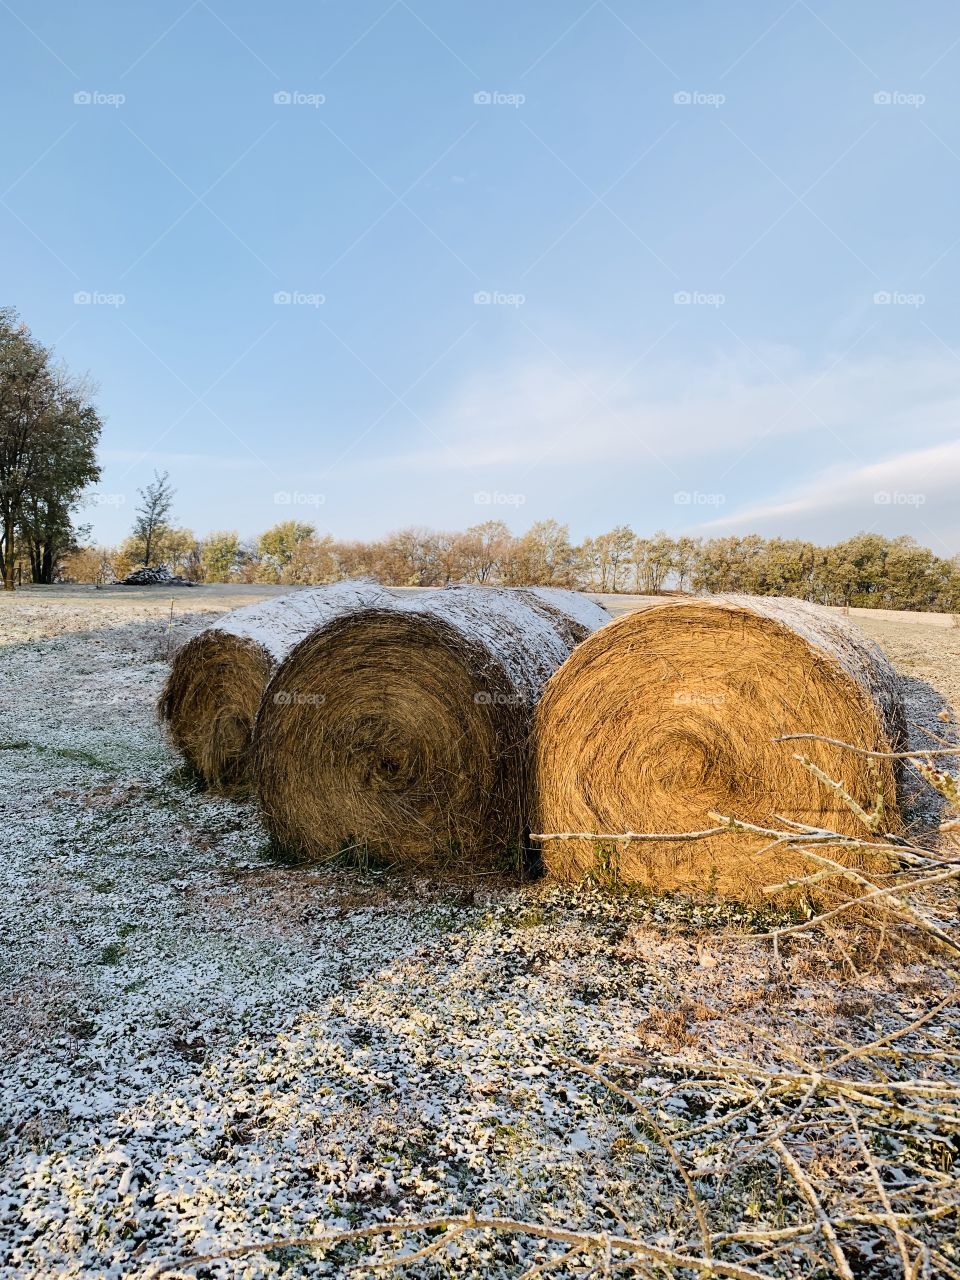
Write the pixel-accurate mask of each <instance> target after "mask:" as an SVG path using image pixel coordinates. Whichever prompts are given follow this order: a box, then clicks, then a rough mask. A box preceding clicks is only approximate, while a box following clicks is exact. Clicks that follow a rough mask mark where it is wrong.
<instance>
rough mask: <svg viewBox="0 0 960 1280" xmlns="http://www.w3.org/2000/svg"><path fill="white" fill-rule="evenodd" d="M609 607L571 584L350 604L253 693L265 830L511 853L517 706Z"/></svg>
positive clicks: (408, 860)
mask: <svg viewBox="0 0 960 1280" xmlns="http://www.w3.org/2000/svg"><path fill="white" fill-rule="evenodd" d="M608 617H609V615H608V614H607V613H606V611H605V610H603V609H601V608H600V607H599V606H598V605H594V604H592V603H591V602H590V601H589V600H587V599H586V598H585V597H583V596H578V595H576V594H574V593H570V592H532V591H526V590H509V589H504V588H487V587H450V588H447V589H446V590H442V591H430V592H424V593H422V594H419V595H417V596H413V597H402V598H399V599H396V600H394V601H391V602H390V603H389V604H388V605H386V606H383V605H381V606H380V607H370V608H366V609H358V610H354V611H352V612H351V613H349V614H345V615H344V616H342V617H339V618H337V619H335V620H334V621H333V622H330V623H328V624H327V625H326V626H324V627H322V628H321V629H320V630H318V631H315V632H314V633H313V634H312V635H311V636H309V637H308V638H307V639H306V640H303V641H301V643H300V644H298V645H297V646H296V648H294V649H292V650H291V652H290V653H289V654H288V656H287V657H286V658H285V659H284V661H283V662H282V664H281V665H280V666H279V667H278V668H277V670H276V671H275V672H274V675H273V677H272V679H271V680H270V683H269V685H268V686H267V689H266V691H265V693H264V697H263V702H262V704H261V708H260V713H259V715H258V717H257V724H256V729H255V732H254V774H255V778H256V785H257V791H258V794H259V797H260V803H261V805H262V808H263V812H264V817H265V821H266V824H267V827H268V829H269V830H270V833H271V835H272V836H273V837H274V839H275V840H276V841H277V843H278V844H279V845H280V846H281V847H283V848H285V849H288V850H291V851H293V852H296V853H298V854H300V855H301V856H316V855H318V854H330V853H337V852H338V851H342V850H348V849H356V850H359V851H362V852H363V854H364V855H369V856H372V857H373V858H375V859H376V860H378V861H381V862H385V863H388V864H390V865H396V866H401V867H403V868H405V869H408V870H416V869H421V870H427V869H438V868H442V867H447V868H449V869H451V870H454V871H456V872H458V873H467V874H469V873H474V872H477V871H481V870H491V869H495V868H497V867H502V866H503V865H504V864H505V859H506V857H507V856H508V855H510V854H511V853H514V854H516V853H518V852H519V850H520V847H521V845H522V841H523V837H524V831H525V826H526V821H525V820H526V814H527V808H526V797H527V785H526V783H527V741H528V737H529V730H530V714H531V709H532V706H533V704H534V702H535V701H536V699H537V697H538V696H539V694H540V692H541V690H542V689H543V686H544V684H545V683H546V681H547V679H548V678H549V677H550V675H551V674H552V673H553V672H554V671H555V670H556V668H557V667H558V666H559V665H560V663H561V662H563V660H564V659H565V658H566V657H567V656H568V655H569V654H570V652H571V651H572V649H573V647H574V645H575V644H576V642H577V640H578V639H580V638H582V636H583V635H586V634H588V633H589V632H590V631H592V630H594V629H595V628H596V627H598V626H601V625H602V624H603V623H604V622H605V621H607V619H608Z"/></svg>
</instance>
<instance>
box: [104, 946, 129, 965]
mask: <svg viewBox="0 0 960 1280" xmlns="http://www.w3.org/2000/svg"><path fill="white" fill-rule="evenodd" d="M126 953H127V948H126V947H125V946H123V945H122V944H121V943H119V942H110V943H108V944H107V946H105V947H104V948H103V950H102V951H101V952H100V956H99V958H98V960H97V964H119V963H120V961H121V960H122V959H123V957H124V956H125V955H126Z"/></svg>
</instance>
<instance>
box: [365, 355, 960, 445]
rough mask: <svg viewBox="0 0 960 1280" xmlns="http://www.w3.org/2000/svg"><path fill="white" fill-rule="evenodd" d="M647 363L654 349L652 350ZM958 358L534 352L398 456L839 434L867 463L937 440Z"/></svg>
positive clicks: (955, 411) (950, 409)
mask: <svg viewBox="0 0 960 1280" xmlns="http://www.w3.org/2000/svg"><path fill="white" fill-rule="evenodd" d="M651 363H652V362H651ZM958 372H960V370H958V365H957V361H956V359H954V358H953V357H952V356H951V355H950V353H949V352H946V351H935V352H933V353H924V352H917V353H912V354H908V355H906V356H903V357H901V358H899V359H885V358H883V357H880V356H875V357H871V358H864V359H853V358H838V357H834V358H833V359H832V360H831V359H830V358H827V359H825V360H824V361H823V363H822V365H821V366H820V367H815V368H811V367H809V366H802V365H801V360H800V357H799V356H798V355H797V353H795V352H792V351H790V350H789V349H777V350H772V351H763V352H761V353H760V355H759V358H757V359H754V358H752V357H751V356H745V357H744V358H743V359H738V360H730V359H726V360H717V361H715V362H714V363H712V364H710V365H700V366H691V365H689V364H678V363H670V364H657V367H656V369H655V371H653V372H648V371H646V370H643V371H638V372H635V373H633V374H631V375H630V376H628V377H626V378H624V377H620V378H619V380H618V375H617V374H616V373H615V372H613V371H612V370H610V369H597V368H585V369H577V370H573V369H570V368H567V367H563V366H558V365H556V364H547V363H537V364H534V365H528V366H525V367H521V368H516V369H513V370H509V371H507V372H505V373H500V374H497V375H492V376H487V377H483V378H481V377H473V378H471V379H470V380H469V381H468V382H467V383H465V384H464V385H463V386H461V387H460V388H458V389H457V390H456V391H455V393H454V394H453V395H452V396H451V397H450V399H449V401H448V402H447V403H446V404H445V405H442V406H441V407H440V409H439V410H438V411H437V412H436V413H434V414H431V415H429V422H430V428H431V436H430V437H428V438H426V439H425V440H424V441H423V442H422V444H421V446H420V447H419V448H418V449H415V450H413V451H410V452H408V453H405V454H402V455H400V456H394V457H390V458H388V459H384V460H382V462H383V465H384V466H386V467H389V468H390V469H391V470H392V469H393V468H395V467H398V466H399V467H407V468H411V469H417V470H419V469H423V468H429V469H436V470H458V469H461V470H475V469H478V468H489V467H500V468H504V467H517V468H524V467H539V466H542V465H544V466H551V467H564V466H571V465H573V466H578V467H580V466H583V465H589V464H591V463H602V462H615V463H618V464H621V465H623V464H628V463H631V462H636V461H641V460H644V459H646V460H648V461H649V460H651V459H654V460H655V459H659V460H662V462H663V463H664V464H665V465H666V466H667V468H670V467H671V466H672V464H673V462H674V460H689V459H695V458H714V459H715V458H718V457H722V458H724V459H725V461H726V463H727V464H732V465H734V466H736V465H738V458H739V455H741V454H743V452H744V451H746V450H750V449H752V447H753V446H754V445H756V444H757V443H759V442H761V441H763V440H765V439H776V438H778V437H786V436H796V435H799V434H802V433H806V432H810V431H826V432H828V433H832V436H833V439H834V440H835V441H836V445H837V447H836V454H837V456H838V457H841V458H849V459H850V461H851V462H855V461H858V460H859V461H862V462H863V463H866V462H868V461H869V460H870V459H871V458H872V457H873V456H875V455H876V453H877V452H878V449H888V450H889V449H891V448H895V447H896V445H897V443H898V442H899V441H900V440H902V439H903V438H904V435H905V434H906V433H909V435H910V436H911V437H913V438H916V434H917V433H918V432H919V433H920V434H921V435H922V436H925V437H926V439H927V440H930V441H934V440H937V439H942V438H943V436H944V435H945V434H947V433H948V432H950V431H953V430H955V429H956V425H957V424H958V423H960V378H958V376H957V375H958Z"/></svg>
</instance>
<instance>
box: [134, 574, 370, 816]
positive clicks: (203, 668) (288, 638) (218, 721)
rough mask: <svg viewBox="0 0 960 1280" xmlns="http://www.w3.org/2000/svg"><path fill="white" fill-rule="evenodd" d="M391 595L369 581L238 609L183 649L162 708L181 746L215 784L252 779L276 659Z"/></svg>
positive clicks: (229, 786)
mask: <svg viewBox="0 0 960 1280" xmlns="http://www.w3.org/2000/svg"><path fill="white" fill-rule="evenodd" d="M388 595H389V593H388V592H386V591H385V590H384V589H383V588H382V587H378V586H376V585H375V584H372V583H365V582H338V583H334V584H333V585H331V586H326V587H317V588H313V589H310V590H305V591H296V592H291V593H290V594H289V595H283V596H276V597H273V598H272V599H270V600H265V601H263V602H262V603H258V604H252V605H246V606H244V607H243V608H242V609H235V610H234V611H233V612H232V613H228V614H227V615H226V617H224V618H221V619H220V620H219V621H218V622H217V623H216V625H215V626H212V627H207V628H206V629H205V630H204V631H201V632H200V634H199V635H198V636H195V637H194V638H193V639H192V640H190V641H189V642H188V643H187V644H185V645H184V646H183V647H182V648H181V649H179V650H178V652H177V654H176V655H175V657H174V659H173V662H172V664H171V668H170V674H169V676H168V677H167V682H166V684H165V685H164V688H163V692H162V694H161V695H160V701H159V704H158V708H157V709H158V713H159V715H160V718H161V720H162V721H164V722H165V723H166V725H167V727H168V730H169V733H170V737H171V738H172V740H173V743H174V745H175V746H176V748H177V750H178V751H180V752H181V753H182V754H183V755H184V756H185V757H186V759H187V761H188V762H189V763H190V765H191V766H192V767H193V768H194V769H195V770H196V771H197V772H198V773H199V774H200V775H201V777H202V778H203V779H204V781H205V782H206V783H207V784H208V785H209V786H210V787H212V788H214V789H216V790H221V791H237V790H243V789H244V788H246V786H247V785H248V783H249V759H250V734H251V731H252V729H253V722H254V720H255V718H256V714H257V709H258V707H259V706H260V699H261V697H262V696H263V689H264V686H265V685H266V683H267V680H268V679H269V677H270V673H271V671H272V670H273V668H274V666H275V665H276V663H277V662H278V661H280V659H281V658H283V656H284V655H285V654H286V653H287V652H288V651H289V650H290V649H291V648H292V647H293V646H294V645H295V644H296V643H297V642H298V641H300V640H302V639H303V637H304V636H306V635H309V633H310V632H311V631H313V630H314V628H316V627H318V626H321V625H322V624H323V623H325V622H328V621H329V620H330V619H331V618H333V617H336V616H337V615H338V614H340V613H342V612H343V611H344V610H348V609H351V608H356V607H357V606H360V605H368V604H373V603H376V602H378V601H381V600H384V599H386V598H388Z"/></svg>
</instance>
